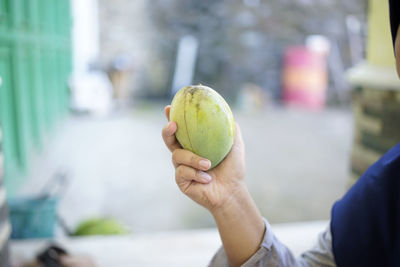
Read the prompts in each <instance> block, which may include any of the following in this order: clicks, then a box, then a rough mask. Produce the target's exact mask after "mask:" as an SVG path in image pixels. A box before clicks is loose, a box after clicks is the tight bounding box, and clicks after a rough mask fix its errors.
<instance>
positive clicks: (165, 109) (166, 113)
mask: <svg viewBox="0 0 400 267" xmlns="http://www.w3.org/2000/svg"><path fill="white" fill-rule="evenodd" d="M170 110H171V105H167V106H165V108H164V113H165V116H166V117H167V120H168V121H169V112H170Z"/></svg>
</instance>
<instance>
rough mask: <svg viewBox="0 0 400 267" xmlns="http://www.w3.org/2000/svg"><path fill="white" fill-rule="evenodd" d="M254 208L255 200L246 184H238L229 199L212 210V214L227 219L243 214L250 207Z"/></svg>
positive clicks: (230, 193)
mask: <svg viewBox="0 0 400 267" xmlns="http://www.w3.org/2000/svg"><path fill="white" fill-rule="evenodd" d="M249 205H250V206H254V202H253V199H252V197H251V195H250V193H249V191H248V189H247V186H246V184H245V183H244V182H241V183H239V184H237V186H235V187H234V188H233V189H232V190H231V191H230V192H229V197H227V199H226V200H225V201H224V202H223V203H220V205H217V206H214V207H212V208H211V209H210V212H211V214H212V215H213V217H214V218H215V219H216V220H217V219H218V218H227V217H230V216H234V215H236V214H239V213H241V211H242V210H244V209H246V207H248V206H249Z"/></svg>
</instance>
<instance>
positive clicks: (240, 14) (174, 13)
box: [99, 0, 366, 100]
mask: <svg viewBox="0 0 400 267" xmlns="http://www.w3.org/2000/svg"><path fill="white" fill-rule="evenodd" d="M99 1H100V26H101V37H100V39H101V54H102V62H103V64H106V65H107V64H109V62H110V60H112V59H113V58H114V57H116V56H118V55H121V54H126V55H129V56H130V57H131V58H132V60H133V62H135V73H136V74H137V75H136V79H135V81H136V82H135V85H136V86H137V87H139V88H141V89H143V90H144V93H145V94H146V95H167V93H168V90H169V88H170V86H171V80H172V77H171V76H172V74H173V66H174V57H175V54H176V47H177V42H178V39H179V38H180V37H181V36H183V35H185V34H191V35H194V36H195V37H197V38H198V40H199V44H200V46H199V58H198V62H197V65H196V73H195V78H194V83H199V82H201V83H204V84H208V85H211V86H213V87H215V88H217V89H218V90H219V91H220V92H222V93H223V95H224V96H225V97H227V98H228V99H231V100H233V99H234V98H235V95H236V92H237V91H238V90H239V89H240V88H241V86H242V85H243V84H244V83H247V82H252V83H255V84H257V85H259V86H261V87H262V88H264V89H265V90H266V91H268V92H269V94H270V95H272V96H273V97H275V98H277V97H279V91H280V68H281V55H282V52H283V50H284V49H285V47H287V46H289V45H294V44H302V43H304V39H305V37H306V36H307V35H310V34H323V35H326V36H327V37H329V38H330V39H332V40H334V41H335V42H336V44H337V45H338V47H339V50H340V53H341V54H340V55H341V58H342V59H343V62H344V65H345V66H349V65H350V64H351V62H350V55H349V40H348V33H347V28H346V18H347V17H348V16H349V15H354V17H355V18H356V19H357V20H358V21H360V22H361V23H362V24H363V25H365V23H364V21H365V13H366V3H365V1H364V0H354V1H346V0H271V1H261V0H243V1H239V0H234V1H227V0H221V1H212V0H203V1H197V0H154V1H145V0H137V1H136V0H135V1H129V0H114V1H107V0H99Z"/></svg>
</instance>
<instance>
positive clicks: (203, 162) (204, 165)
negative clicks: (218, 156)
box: [199, 159, 211, 170]
mask: <svg viewBox="0 0 400 267" xmlns="http://www.w3.org/2000/svg"><path fill="white" fill-rule="evenodd" d="M199 165H200V167H201V168H204V169H206V170H208V168H210V166H211V162H210V161H208V160H204V159H202V160H200V161H199Z"/></svg>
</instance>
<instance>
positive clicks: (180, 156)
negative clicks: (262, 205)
mask: <svg viewBox="0 0 400 267" xmlns="http://www.w3.org/2000/svg"><path fill="white" fill-rule="evenodd" d="M165 114H166V116H167V118H169V106H167V107H166V109H165ZM176 130H177V125H176V123H175V122H169V123H168V125H167V126H166V127H164V128H163V131H162V136H163V139H164V142H165V144H166V145H167V147H168V148H169V149H170V151H171V152H172V162H173V164H174V167H175V180H176V183H177V185H178V186H179V188H180V189H181V191H182V192H183V193H184V194H186V195H187V196H188V197H190V198H191V199H192V200H194V201H195V202H197V203H198V204H200V205H202V206H203V207H205V208H206V209H208V210H209V211H210V212H211V214H212V215H213V217H214V219H215V221H216V224H217V227H218V231H219V234H220V236H221V240H222V243H223V247H224V250H223V251H222V252H221V253H220V256H221V255H222V256H221V257H219V258H220V260H217V261H214V263H215V262H217V264H214V265H212V266H220V265H221V263H222V262H227V261H228V262H229V263H228V265H230V266H240V265H242V264H245V266H257V265H255V264H258V263H261V264H262V262H263V261H264V262H265V263H266V264H265V265H263V264H262V265H260V266H270V264H273V265H272V266H276V264H278V266H288V267H289V266H323V265H297V264H301V262H307V261H309V260H308V259H307V256H305V257H304V259H299V260H298V261H296V260H295V259H294V257H293V255H292V254H291V252H290V251H289V250H288V249H287V248H286V247H285V246H284V245H283V244H281V243H280V242H279V240H277V239H276V238H275V236H274V235H273V233H272V231H271V230H270V227H269V225H268V223H267V222H266V221H264V220H263V218H262V217H261V215H260V212H259V211H258V209H257V207H256V205H255V203H254V201H253V199H252V197H251V196H250V193H249V192H248V190H247V186H246V184H245V182H244V176H245V152H244V144H243V140H242V136H241V132H240V128H239V127H238V126H237V127H236V136H235V142H234V144H233V147H232V149H231V151H230V153H229V154H228V155H227V157H226V158H225V159H224V160H223V161H222V162H221V163H220V164H219V165H218V166H216V167H215V168H214V169H211V170H209V168H210V166H211V163H210V161H209V160H207V159H204V158H201V157H199V156H197V155H195V154H193V153H192V152H190V151H187V150H184V149H182V147H181V146H180V145H179V143H178V142H177V141H176V139H175V135H174V133H175V132H176ZM217 256H218V255H217ZM289 263H290V264H289ZM328 266H329V265H328Z"/></svg>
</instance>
